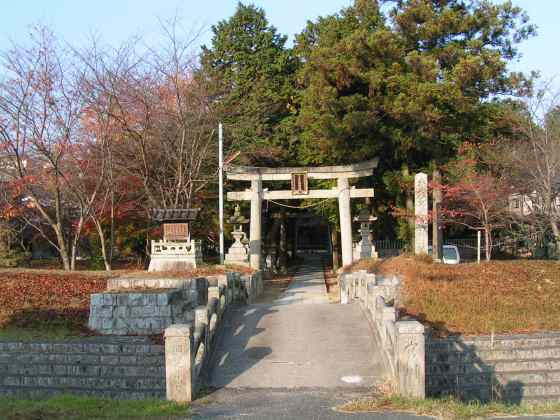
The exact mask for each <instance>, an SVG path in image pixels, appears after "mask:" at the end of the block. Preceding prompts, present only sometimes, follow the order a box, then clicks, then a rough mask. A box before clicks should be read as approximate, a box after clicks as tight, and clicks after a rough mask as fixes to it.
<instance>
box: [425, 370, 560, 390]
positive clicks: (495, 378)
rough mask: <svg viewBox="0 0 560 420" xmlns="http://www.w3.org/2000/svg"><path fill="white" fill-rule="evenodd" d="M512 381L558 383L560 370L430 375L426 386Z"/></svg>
mask: <svg viewBox="0 0 560 420" xmlns="http://www.w3.org/2000/svg"><path fill="white" fill-rule="evenodd" d="M512 382H520V383H527V384H531V383H540V384H542V383H560V370H550V371H512V372H499V373H494V372H484V373H473V374H467V375H430V376H428V387H434V388H443V387H448V388H449V387H450V388H454V387H455V386H458V385H461V386H467V387H470V386H490V384H496V385H497V384H501V385H507V384H508V383H512Z"/></svg>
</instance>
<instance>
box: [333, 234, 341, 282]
mask: <svg viewBox="0 0 560 420" xmlns="http://www.w3.org/2000/svg"><path fill="white" fill-rule="evenodd" d="M331 243H332V268H333V271H334V272H336V271H337V270H338V268H339V267H340V266H339V264H338V259H339V254H338V232H337V231H336V229H334V228H331Z"/></svg>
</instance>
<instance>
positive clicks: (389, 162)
mask: <svg viewBox="0 0 560 420" xmlns="http://www.w3.org/2000/svg"><path fill="white" fill-rule="evenodd" d="M380 5H381V6H380ZM533 33H534V27H533V26H531V25H529V24H528V20H527V17H526V15H525V14H524V13H523V12H522V10H521V9H519V8H516V7H513V6H511V4H510V3H504V4H493V3H491V2H489V1H469V2H465V1H460V0H450V1H445V2H441V1H431V0H415V1H398V2H397V1H394V2H393V1H382V2H378V1H376V0H356V1H355V2H354V4H353V5H352V6H351V7H348V8H346V9H343V10H342V11H341V12H340V13H337V14H334V15H331V16H327V17H322V18H319V19H318V20H317V21H316V22H309V23H308V25H307V27H306V29H305V30H304V31H303V32H302V33H301V34H299V35H298V36H297V39H296V46H295V48H294V55H295V57H296V58H297V59H298V61H299V64H300V65H299V69H298V74H297V82H298V84H299V85H298V86H299V87H300V91H299V95H298V106H299V114H298V116H297V121H296V128H297V130H298V137H299V143H298V145H297V148H298V149H297V150H298V157H299V161H300V163H302V164H317V165H324V164H340V163H352V162H356V161H361V160H365V159H368V158H372V157H374V156H378V157H379V158H380V166H379V169H378V173H380V174H381V176H382V177H383V182H379V181H378V180H374V186H375V187H377V188H378V189H379V188H380V187H381V188H383V189H385V190H386V192H387V195H386V197H383V198H384V199H386V200H388V201H389V202H392V203H393V204H392V205H394V206H395V207H400V208H404V207H407V201H409V202H410V197H411V188H410V186H411V179H410V178H411V176H412V174H413V173H415V172H417V171H418V170H430V169H432V168H433V167H434V166H435V165H440V164H443V163H445V162H447V161H448V160H449V159H450V158H452V157H453V156H454V155H455V154H456V152H457V150H458V148H459V146H460V145H461V144H462V143H463V142H464V141H467V140H468V141H470V142H472V143H475V144H479V143H484V142H487V141H488V140H491V139H494V138H496V137H497V136H498V135H499V134H500V133H502V132H504V131H507V129H508V128H509V125H508V124H504V122H503V120H504V118H503V116H504V115H506V113H505V107H504V106H503V105H502V103H501V102H500V101H498V100H496V99H495V98H496V97H498V95H511V94H515V93H517V92H525V91H527V89H528V88H529V87H530V79H527V78H526V77H524V76H523V75H521V74H514V73H510V72H509V71H508V70H507V63H508V62H509V61H511V60H513V59H515V58H516V57H517V56H518V51H517V49H516V46H517V44H518V43H519V42H521V41H522V40H524V39H526V38H527V37H529V36H531V35H532V34H533ZM502 125H505V126H502ZM378 179H379V178H378ZM408 204H410V203H408ZM409 223H410V221H409ZM395 233H396V235H397V237H399V238H401V239H405V240H409V239H410V236H411V231H410V226H407V223H406V222H405V221H403V222H399V224H398V228H397V231H396V232H395Z"/></svg>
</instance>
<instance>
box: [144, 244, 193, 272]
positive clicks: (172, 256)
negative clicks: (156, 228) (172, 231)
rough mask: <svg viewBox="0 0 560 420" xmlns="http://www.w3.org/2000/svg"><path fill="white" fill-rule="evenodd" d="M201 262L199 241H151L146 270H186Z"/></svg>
mask: <svg viewBox="0 0 560 420" xmlns="http://www.w3.org/2000/svg"><path fill="white" fill-rule="evenodd" d="M201 264H202V246H201V243H200V241H195V240H192V241H190V242H170V241H152V253H151V255H150V266H149V268H148V271H188V270H193V269H195V268H196V267H198V266H200V265H201Z"/></svg>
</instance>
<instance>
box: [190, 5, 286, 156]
mask: <svg viewBox="0 0 560 420" xmlns="http://www.w3.org/2000/svg"><path fill="white" fill-rule="evenodd" d="M212 32H213V34H214V35H213V38H212V45H211V46H210V47H206V46H203V47H202V55H201V64H202V66H201V72H200V74H199V75H200V76H201V77H202V78H204V79H205V80H206V82H207V83H208V85H209V88H210V91H211V92H212V95H213V97H214V101H213V106H214V111H215V112H216V113H217V114H218V116H219V118H220V119H221V120H222V121H223V122H224V124H225V129H226V134H227V136H226V138H227V139H228V141H229V144H228V146H230V147H231V148H232V149H235V150H240V151H242V152H243V155H244V157H245V158H246V159H247V160H248V161H249V162H250V163H254V164H259V163H260V164H264V163H266V164H280V161H279V160H280V159H282V158H286V157H287V147H286V142H287V141H288V139H287V134H286V132H287V130H286V129H285V128H284V127H285V126H286V125H287V124H288V120H289V119H290V118H291V116H292V115H293V108H292V104H291V102H292V96H293V84H292V79H293V73H294V60H293V59H292V57H291V52H290V50H289V49H287V48H286V46H285V44H286V39H287V38H286V37H285V36H283V35H280V34H279V33H278V32H277V30H276V28H274V27H273V26H271V25H270V24H269V23H268V21H267V19H266V16H265V13H264V11H263V10H262V9H260V8H257V7H255V6H252V5H250V6H245V5H243V4H241V3H239V4H238V6H237V10H236V12H235V14H234V15H233V16H232V17H231V18H230V19H228V20H224V21H221V22H219V23H218V24H217V25H215V26H213V27H212Z"/></svg>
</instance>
